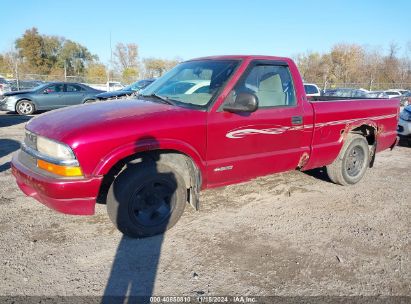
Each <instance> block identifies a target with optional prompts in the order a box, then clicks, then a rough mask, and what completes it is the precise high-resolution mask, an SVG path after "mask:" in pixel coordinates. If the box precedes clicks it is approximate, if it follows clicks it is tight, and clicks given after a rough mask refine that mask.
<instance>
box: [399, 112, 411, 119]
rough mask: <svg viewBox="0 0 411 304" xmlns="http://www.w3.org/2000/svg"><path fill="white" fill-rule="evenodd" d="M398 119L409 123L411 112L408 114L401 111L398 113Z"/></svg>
mask: <svg viewBox="0 0 411 304" xmlns="http://www.w3.org/2000/svg"><path fill="white" fill-rule="evenodd" d="M400 118H401V119H402V120H406V121H411V112H408V111H406V110H403V111H402V112H401V113H400Z"/></svg>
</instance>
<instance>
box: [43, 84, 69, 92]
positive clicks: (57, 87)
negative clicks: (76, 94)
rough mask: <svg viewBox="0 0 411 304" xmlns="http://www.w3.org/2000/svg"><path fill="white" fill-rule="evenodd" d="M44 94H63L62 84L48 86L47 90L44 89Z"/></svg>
mask: <svg viewBox="0 0 411 304" xmlns="http://www.w3.org/2000/svg"><path fill="white" fill-rule="evenodd" d="M44 91H45V92H47V93H49V94H50V93H60V92H64V84H53V85H50V86H48V87H47V88H45V89H44Z"/></svg>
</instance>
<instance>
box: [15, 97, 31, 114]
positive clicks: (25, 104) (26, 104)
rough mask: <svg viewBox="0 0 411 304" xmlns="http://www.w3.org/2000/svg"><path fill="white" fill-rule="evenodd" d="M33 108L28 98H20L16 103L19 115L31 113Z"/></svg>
mask: <svg viewBox="0 0 411 304" xmlns="http://www.w3.org/2000/svg"><path fill="white" fill-rule="evenodd" d="M34 110H35V108H34V104H33V103H32V102H31V101H29V100H20V101H19V102H17V104H16V112H17V113H19V114H20V115H31V114H33V113H34Z"/></svg>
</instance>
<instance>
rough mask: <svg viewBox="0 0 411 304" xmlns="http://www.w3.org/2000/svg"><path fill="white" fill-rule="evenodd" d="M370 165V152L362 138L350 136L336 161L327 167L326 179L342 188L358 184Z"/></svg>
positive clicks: (357, 135) (360, 136)
mask: <svg viewBox="0 0 411 304" xmlns="http://www.w3.org/2000/svg"><path fill="white" fill-rule="evenodd" d="M369 164H370V150H369V147H368V142H367V140H366V139H365V138H364V136H362V135H359V134H350V135H349V136H348V137H347V139H346V141H345V143H344V145H343V147H342V149H341V151H340V154H339V155H338V157H337V159H336V160H334V162H333V163H332V164H331V165H329V166H327V174H328V177H329V178H330V179H331V180H332V181H333V182H334V183H336V184H340V185H343V186H347V185H352V184H356V183H358V182H359V181H360V180H361V179H362V177H363V176H364V174H365V172H366V171H367V168H368V166H369Z"/></svg>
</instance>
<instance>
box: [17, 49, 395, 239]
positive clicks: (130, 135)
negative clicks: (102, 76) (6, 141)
mask: <svg viewBox="0 0 411 304" xmlns="http://www.w3.org/2000/svg"><path fill="white" fill-rule="evenodd" d="M199 78H200V79H203V80H202V81H204V82H208V83H209V84H208V88H207V90H206V91H204V92H203V91H201V92H198V90H194V91H192V92H191V93H187V90H185V91H181V92H175V91H171V93H166V91H167V92H169V91H168V88H169V87H170V86H171V85H172V84H176V83H198V79H199ZM165 88H167V90H165ZM160 92H162V94H160ZM183 92H184V93H183ZM138 98H139V99H135V100H131V101H128V100H120V101H116V102H96V103H93V104H90V105H82V106H78V107H70V108H67V109H63V110H60V111H52V112H50V113H46V114H44V115H41V116H38V117H36V118H35V119H32V120H30V121H29V122H28V124H27V125H26V131H25V132H26V134H25V136H26V137H25V140H24V143H23V144H22V146H21V149H20V150H19V151H18V152H17V153H15V154H14V155H13V159H12V162H11V167H12V173H13V175H14V176H15V178H16V181H17V184H18V186H19V187H20V189H21V190H22V191H23V192H24V193H25V194H27V195H30V196H31V197H33V198H35V199H36V200H38V201H40V202H42V203H43V204H45V205H46V206H48V207H50V208H53V209H55V210H57V211H60V212H63V213H68V214H78V215H79V214H83V215H86V214H87V215H90V214H93V213H94V209H95V205H96V202H97V201H99V202H103V203H106V205H107V211H108V215H109V217H110V219H111V220H112V221H113V223H114V225H116V226H117V228H118V229H119V230H120V231H122V232H123V233H124V234H126V235H129V236H131V237H145V236H151V235H155V234H158V233H162V232H164V231H165V230H167V229H169V228H170V227H172V226H173V225H174V224H175V223H176V222H177V221H178V219H179V218H180V216H181V215H182V213H183V211H184V209H185V206H186V204H187V203H189V204H191V205H192V206H193V207H194V208H196V209H198V208H199V204H200V201H199V192H200V190H203V189H208V188H214V187H219V186H223V185H230V184H234V183H238V182H243V181H247V180H250V179H252V178H256V177H258V176H263V175H266V174H272V173H276V172H284V171H288V170H295V169H298V170H309V169H313V168H320V167H323V166H326V170H327V174H328V176H329V177H330V179H331V180H332V181H333V182H334V183H337V184H341V185H351V184H355V183H357V182H359V181H360V180H361V179H362V178H363V176H364V174H365V172H366V170H367V168H369V167H372V165H373V163H374V159H375V153H376V152H380V151H383V150H386V149H389V148H393V147H394V146H395V145H396V143H397V141H398V138H397V120H398V106H399V102H398V100H396V99H386V100H384V101H383V102H382V101H381V100H375V99H361V100H356V99H350V100H349V101H346V100H334V101H333V102H309V101H307V97H306V95H305V92H304V87H303V82H302V79H301V76H300V74H299V72H298V69H297V66H296V65H295V63H294V62H293V61H292V60H291V59H288V58H283V57H271V56H215V57H206V58H199V59H194V60H190V61H186V62H183V63H180V64H179V65H177V66H176V67H174V68H173V69H172V70H171V71H169V72H168V73H166V74H165V75H164V76H163V77H161V78H159V79H158V80H156V81H155V82H154V83H152V84H151V85H150V86H148V87H147V88H146V89H144V90H143V91H142V92H140V94H139V96H138ZM318 98H322V100H328V98H329V97H322V96H321V97H318ZM386 174H389V172H386ZM364 186H366V183H365V184H364ZM341 191H343V190H341Z"/></svg>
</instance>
